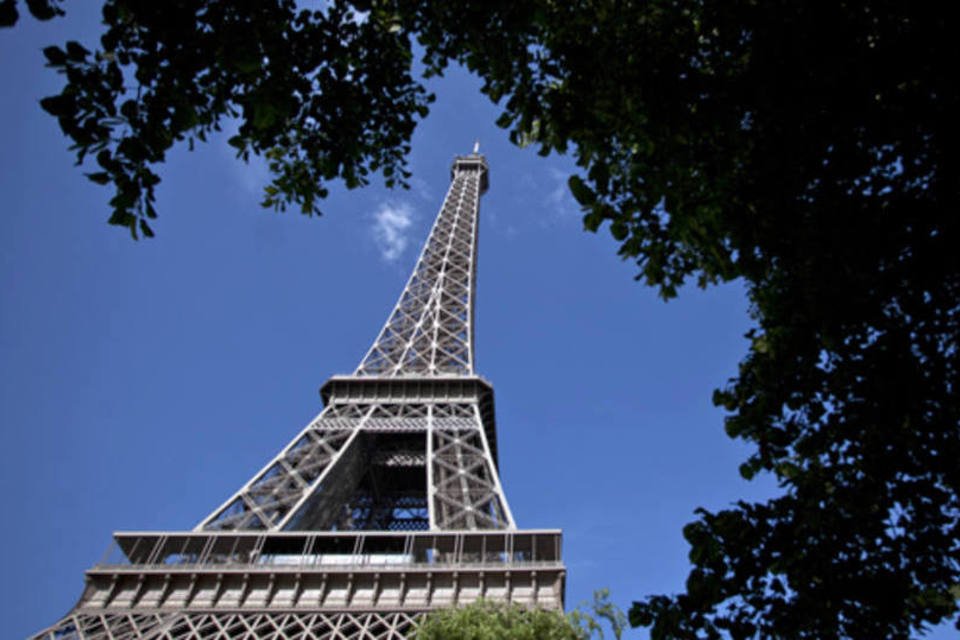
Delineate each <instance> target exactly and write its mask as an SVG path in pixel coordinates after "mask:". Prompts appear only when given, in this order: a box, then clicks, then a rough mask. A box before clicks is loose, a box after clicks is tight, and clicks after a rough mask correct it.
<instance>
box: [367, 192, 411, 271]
mask: <svg viewBox="0 0 960 640" xmlns="http://www.w3.org/2000/svg"><path fill="white" fill-rule="evenodd" d="M413 218H414V212H413V207H411V206H410V205H409V204H407V203H405V202H399V203H388V202H384V203H383V204H381V205H380V208H379V209H377V211H376V213H374V214H373V226H372V228H371V229H372V231H373V240H374V242H376V243H377V247H378V248H379V249H380V257H381V258H383V259H384V260H385V261H387V262H393V261H394V260H396V259H397V258H399V257H400V256H401V255H403V252H404V250H406V248H407V245H408V244H410V238H409V231H410V227H411V226H412V225H413Z"/></svg>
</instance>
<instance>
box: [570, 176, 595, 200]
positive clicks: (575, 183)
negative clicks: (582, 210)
mask: <svg viewBox="0 0 960 640" xmlns="http://www.w3.org/2000/svg"><path fill="white" fill-rule="evenodd" d="M567 184H568V185H569V186H570V191H571V193H573V197H574V199H575V200H576V201H577V202H579V203H580V204H581V205H583V206H589V205H591V204H593V203H594V202H595V201H596V199H597V195H596V194H595V193H594V192H593V190H591V189H590V187H588V186H587V185H586V184H585V183H584V182H583V179H582V178H581V177H580V176H578V175H572V176H570V178H569V180H567Z"/></svg>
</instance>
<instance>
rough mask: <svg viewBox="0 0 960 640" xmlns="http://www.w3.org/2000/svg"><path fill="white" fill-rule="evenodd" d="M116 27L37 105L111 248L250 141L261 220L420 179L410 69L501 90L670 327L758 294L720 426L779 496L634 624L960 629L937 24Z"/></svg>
mask: <svg viewBox="0 0 960 640" xmlns="http://www.w3.org/2000/svg"><path fill="white" fill-rule="evenodd" d="M43 4H44V3H43V2H41V1H40V0H37V1H36V2H31V3H29V5H30V6H31V8H32V7H33V6H34V5H37V6H39V5H43ZM13 5H14V3H13V2H11V1H10V0H4V2H3V3H2V4H0V7H2V8H3V15H4V16H6V15H7V12H8V11H9V9H10V8H11V7H13ZM155 5H156V6H155ZM228 5H229V6H228ZM52 6H55V4H54V5H52ZM351 7H352V8H353V9H354V10H355V11H357V12H369V13H366V14H364V15H365V17H363V18H362V19H359V20H357V19H353V18H352V17H351V16H352V15H353V14H352V13H351ZM104 17H105V21H106V30H105V33H104V36H103V38H102V40H101V48H100V49H99V50H97V51H95V52H93V53H91V52H88V51H87V50H86V49H84V48H83V47H81V46H80V45H77V44H72V45H71V44H69V43H68V44H67V46H66V48H65V49H63V48H51V49H49V50H48V52H47V56H48V59H49V60H50V64H51V65H52V66H54V67H55V68H57V69H58V70H60V71H62V72H64V73H66V78H67V84H66V86H65V88H64V90H63V92H62V93H61V94H60V95H59V96H57V97H54V98H49V99H47V100H46V101H44V103H43V105H44V107H45V108H46V109H47V110H48V111H51V112H52V113H54V115H56V116H57V117H58V118H59V120H60V123H61V126H62V127H63V128H64V131H65V132H66V134H67V135H68V136H69V137H70V138H71V139H72V140H73V141H74V144H75V145H76V146H75V149H76V150H77V152H78V155H79V156H80V158H81V159H82V158H83V156H84V154H87V153H94V152H95V153H96V155H97V161H98V163H99V164H100V168H101V171H98V172H96V173H93V174H91V179H93V180H95V181H103V182H106V183H108V184H112V185H113V186H114V188H115V189H116V191H117V193H116V196H115V198H114V201H113V202H112V205H113V208H114V217H113V218H112V219H111V221H113V222H116V223H119V224H124V225H127V226H129V227H130V228H131V229H136V228H137V227H136V226H135V225H134V221H135V219H137V218H139V219H140V220H144V219H145V218H149V217H151V216H152V215H153V213H152V208H151V206H152V187H153V185H154V184H155V181H156V179H157V178H156V175H155V174H154V173H153V172H152V170H151V169H150V167H151V166H153V165H154V164H156V163H158V162H160V161H162V159H163V154H164V152H165V151H166V150H167V149H168V148H169V147H170V146H171V145H172V144H174V143H175V142H178V141H181V140H191V139H192V138H194V137H197V138H201V139H202V137H203V135H205V134H206V133H207V132H209V130H210V129H211V128H215V127H216V126H217V125H218V123H219V122H221V120H222V118H223V117H227V116H231V115H235V116H236V117H237V118H239V119H240V122H241V129H240V136H238V138H237V139H235V141H234V142H235V143H236V145H237V146H238V150H239V152H240V154H241V155H245V154H247V153H250V152H253V153H265V154H267V155H268V157H270V158H271V168H272V169H273V171H274V175H275V180H274V183H273V185H272V188H273V189H275V190H276V191H275V193H273V194H272V195H271V194H268V197H267V201H266V202H267V204H278V203H281V204H282V203H284V202H287V201H291V202H297V203H299V204H301V205H302V206H304V207H305V208H306V209H307V210H312V209H313V208H314V207H315V205H316V200H317V198H319V197H322V195H323V191H322V186H321V185H322V184H323V181H326V180H330V179H333V178H335V177H338V176H339V177H341V178H343V179H345V180H346V182H347V184H348V185H353V184H360V183H362V182H364V181H365V180H366V177H367V175H368V173H369V172H370V171H375V170H380V171H382V172H383V173H384V175H385V176H386V177H387V178H388V179H394V178H396V177H397V175H398V172H399V176H400V178H401V179H402V177H403V174H402V167H403V153H404V151H405V150H406V145H407V141H408V140H409V134H410V131H411V130H412V127H413V123H414V121H415V120H416V118H417V117H419V116H420V115H422V114H423V113H424V112H425V108H426V107H425V105H426V102H427V96H426V94H425V92H424V90H423V89H422V87H421V86H420V84H419V80H414V79H413V78H412V76H411V71H410V69H411V62H412V58H411V45H410V43H411V42H412V41H414V40H416V41H418V42H419V44H420V46H421V47H422V50H423V52H424V53H423V62H424V68H425V70H426V74H427V75H429V74H433V73H439V72H441V71H442V69H443V68H444V66H445V65H446V64H448V63H450V62H458V63H461V64H465V65H466V66H468V67H469V68H470V69H471V70H473V71H474V72H476V73H477V74H478V75H479V76H480V77H481V78H482V79H483V81H484V92H485V93H486V94H487V95H488V96H489V97H490V98H491V99H492V100H494V101H496V102H497V103H498V104H500V105H501V107H502V109H503V115H502V117H501V118H500V120H499V124H500V125H501V126H503V127H505V128H508V129H509V130H510V136H511V139H512V140H514V142H516V143H518V144H523V145H533V146H536V147H538V148H539V150H540V152H541V153H544V154H547V153H550V152H552V151H558V152H569V153H572V154H573V156H574V157H575V159H576V161H577V163H578V165H579V167H580V168H581V171H580V173H579V174H578V175H576V176H573V177H571V179H570V187H571V190H572V192H573V195H574V196H575V197H576V199H577V200H578V201H579V202H580V203H581V205H582V206H583V207H584V211H585V214H586V215H585V218H584V223H585V225H586V227H587V228H588V229H591V230H597V229H599V228H600V227H601V226H604V225H608V226H609V231H610V233H611V234H612V236H613V237H614V239H615V240H616V241H617V242H618V243H619V251H620V254H621V255H622V256H623V257H624V258H626V259H630V260H635V261H636V263H637V265H638V269H639V275H638V278H640V279H642V280H644V281H645V282H647V283H648V284H650V285H652V286H655V287H658V288H659V289H660V291H661V293H662V294H663V295H664V296H665V297H671V296H673V295H676V293H677V291H678V289H679V287H680V286H681V285H682V284H683V283H684V282H686V281H688V280H690V279H693V280H695V281H696V282H697V283H698V284H700V285H707V284H709V283H713V282H718V281H727V280H732V279H736V278H740V279H742V280H743V281H744V282H745V283H746V285H747V287H748V291H749V297H750V301H751V314H752V317H753V318H754V320H755V326H754V328H753V329H752V330H751V331H750V333H749V334H748V337H749V339H750V349H749V352H748V353H747V355H746V356H745V358H744V359H743V361H742V362H741V364H740V369H739V373H738V375H737V376H736V377H735V378H734V379H732V380H730V381H729V383H728V384H727V385H726V386H725V387H724V388H723V389H721V390H720V391H718V392H717V393H716V395H715V402H716V403H717V404H718V405H719V406H721V407H723V408H724V409H725V410H726V412H727V417H726V429H727V432H728V433H729V434H730V436H731V437H734V438H739V439H742V440H745V441H747V442H749V443H751V444H752V445H753V453H752V454H751V455H750V457H749V458H748V459H747V460H746V461H745V463H744V464H743V466H742V467H741V473H742V474H743V475H744V476H745V477H747V478H750V477H753V476H755V475H756V474H758V473H766V474H772V475H774V476H775V477H776V479H777V480H778V482H779V484H780V487H781V489H782V491H781V495H780V496H779V497H777V498H775V499H772V500H768V501H765V502H757V503H747V502H739V503H737V504H735V505H733V506H731V507H730V508H728V509H725V510H722V511H719V512H716V513H714V512H708V511H705V510H701V511H700V512H699V513H698V518H697V520H696V521H695V522H693V523H692V524H690V525H688V526H687V527H686V529H685V530H684V535H685V536H686V538H687V540H688V541H689V542H690V545H691V552H690V559H691V562H692V565H693V566H692V570H691V573H690V576H689V579H688V581H687V584H686V589H685V592H684V593H681V594H679V595H663V596H651V597H648V598H646V599H644V600H641V601H639V602H637V603H635V605H634V607H633V608H632V610H631V612H630V613H631V621H632V622H633V623H634V624H637V625H643V626H649V627H650V628H651V630H652V635H653V637H654V638H671V637H705V638H714V637H721V636H722V635H724V634H726V635H729V636H732V637H735V638H741V637H753V636H762V637H791V638H794V637H795V638H831V637H841V636H842V637H863V638H881V637H883V638H898V637H907V636H908V635H910V634H912V633H916V632H918V631H920V630H922V629H924V628H925V627H926V626H928V625H930V624H934V623H939V622H942V621H943V620H946V619H956V617H957V604H956V598H955V594H954V593H953V592H952V591H951V590H952V589H956V585H958V584H960V464H958V463H957V461H958V460H960V403H958V401H957V393H958V382H960V381H958V344H957V342H958V334H960V331H958V328H960V327H958V324H960V251H958V250H957V247H958V246H960V238H958V225H960V215H958V213H960V212H958V206H957V205H958V184H960V183H958V180H957V176H958V175H960V155H958V154H960V134H958V127H957V125H956V122H955V120H956V116H955V114H956V113H958V111H960V109H958V107H960V83H957V82H956V78H955V76H956V72H955V69H954V68H953V60H956V59H958V58H960V50H958V49H960V39H958V38H956V36H955V34H954V32H953V29H952V28H951V27H952V25H951V24H950V23H949V22H948V19H947V16H946V13H945V12H944V11H942V10H941V9H940V8H939V7H937V6H935V5H933V4H929V3H903V2H893V1H890V0H874V1H869V2H861V3H794V2H776V1H773V2H763V3H759V2H755V1H753V0H730V1H729V2H722V3H709V2H703V1H702V0H671V1H666V0H649V1H646V2H631V1H629V0H620V1H609V0H571V1H570V2H552V1H547V0H511V1H509V2H508V1H506V0H484V1H482V2H481V1H479V0H461V1H459V2H456V3H450V2H434V1H428V0H422V1H420V2H399V1H398V0H381V1H377V2H370V1H369V0H363V1H361V0H355V1H354V2H345V3H341V4H336V5H333V6H332V7H331V8H330V9H328V10H326V11H319V12H310V13H307V14H304V13H303V12H298V11H297V10H296V7H295V6H294V3H293V2H286V1H282V0H271V1H268V2H260V3H257V4H256V8H249V7H247V6H246V5H244V8H237V7H236V6H235V3H225V2H217V1H215V0H193V1H190V0H177V1H176V2H170V3H162V8H161V7H160V5H159V4H156V3H149V2H136V1H133V0H108V1H107V2H106V3H105V6H104ZM374 60H375V61H376V64H374V63H373V61H374ZM379 65H384V66H383V67H381V66H379ZM144 232H146V230H144ZM642 551H643V550H637V552H638V553H642Z"/></svg>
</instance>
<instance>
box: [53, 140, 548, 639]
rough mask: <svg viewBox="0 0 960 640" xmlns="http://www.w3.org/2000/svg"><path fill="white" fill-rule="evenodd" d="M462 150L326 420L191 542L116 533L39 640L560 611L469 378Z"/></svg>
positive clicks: (269, 633)
mask: <svg viewBox="0 0 960 640" xmlns="http://www.w3.org/2000/svg"><path fill="white" fill-rule="evenodd" d="M487 186H488V177H487V164H486V161H485V160H484V158H483V156H481V155H480V154H479V153H478V152H477V149H476V148H475V149H474V153H473V154H470V155H467V156H460V157H458V158H456V159H455V161H454V164H453V168H452V180H451V184H450V190H449V191H448V193H447V195H446V198H445V199H444V202H443V206H442V207H441V209H440V213H439V215H438V216H437V220H436V222H435V223H434V225H433V228H432V230H431V231H430V236H429V238H428V239H427V242H426V244H425V245H424V248H423V251H422V252H421V254H420V257H419V259H418V261H417V264H416V266H415V268H414V270H413V274H412V275H411V276H410V279H409V281H408V282H407V285H406V287H405V288H404V290H403V293H402V294H401V295H400V298H399V300H398V302H397V304H396V306H395V307H394V309H393V311H392V313H391V314H390V316H389V318H388V319H387V322H386V324H385V325H384V327H383V329H382V331H381V332H380V334H379V335H378V336H377V338H376V340H375V341H374V343H373V346H372V347H371V348H370V350H369V352H368V353H367V354H366V356H365V357H364V358H363V359H362V361H361V362H360V365H359V367H358V368H357V370H356V371H355V372H354V373H353V375H350V376H334V377H333V378H331V379H330V380H328V381H327V382H326V383H325V384H324V385H323V387H321V390H320V393H321V396H322V397H323V401H324V405H325V408H324V409H323V411H322V412H321V413H320V414H319V415H318V416H317V417H316V418H314V419H313V420H312V421H311V422H310V423H309V424H307V426H306V427H305V428H304V429H303V430H302V431H300V433H298V434H297V435H296V436H295V437H294V438H293V440H291V441H290V443H289V444H288V445H287V446H286V447H285V448H284V449H283V450H281V451H280V453H278V454H277V455H276V456H275V457H274V458H273V459H272V460H271V461H270V462H268V463H267V465H266V466H264V467H263V468H262V469H261V470H260V471H259V472H257V473H256V474H255V475H254V476H253V478H251V479H250V480H249V481H248V482H247V483H246V484H245V485H243V486H242V487H241V488H240V490H239V491H237V492H236V493H235V494H234V495H233V496H231V497H230V498H228V499H227V500H226V501H225V502H224V503H223V504H222V505H220V506H219V507H217V508H216V509H215V510H214V511H213V512H212V513H211V514H210V515H209V516H208V517H206V518H205V519H204V520H203V521H201V522H200V523H199V524H198V525H197V526H196V528H195V529H194V530H193V531H191V532H160V533H118V534H115V536H114V537H115V539H116V542H117V547H116V550H117V551H118V552H119V559H114V560H105V561H103V562H101V563H100V564H98V565H95V566H94V567H93V568H92V569H90V570H88V571H87V576H86V587H85V589H84V593H83V595H82V596H81V598H80V601H79V602H78V604H77V605H76V606H75V607H74V609H73V610H72V611H71V612H70V613H69V614H68V615H67V616H66V617H65V618H63V619H62V620H61V621H60V622H59V623H57V625H55V626H54V627H51V628H50V629H47V630H46V631H43V632H41V633H40V634H38V635H37V636H35V638H37V639H39V638H44V639H45V640H81V639H82V640H88V639H90V640H92V639H97V640H99V639H103V640H133V639H142V640H146V639H150V640H154V639H157V640H160V639H166V640H187V639H200V638H203V639H207V638H210V639H213V638H216V639H224V640H226V639H234V638H237V639H240V638H243V639H246V638H249V639H254V638H271V639H273V640H321V639H323V640H393V639H399V638H404V637H405V635H406V634H407V633H408V632H409V630H410V629H411V628H412V627H413V626H414V625H415V624H416V621H417V619H418V618H419V616H421V615H422V614H423V613H424V612H427V611H430V610H432V609H436V608H440V607H448V606H456V605H459V604H466V603H469V602H473V601H475V600H477V599H479V598H486V599H490V600H495V601H500V602H513V603H518V604H521V605H524V606H533V607H542V608H549V609H562V608H563V593H564V581H565V568H564V566H563V563H562V561H561V559H560V541H561V534H560V532H559V531H555V530H546V531H520V530H517V527H516V523H515V522H514V519H513V515H512V513H511V511H510V507H509V505H508V504H507V500H506V496H505V495H504V492H503V488H502V486H501V484H500V479H499V474H498V470H497V437H496V425H495V417H494V415H495V414H494V407H493V388H492V386H491V385H490V384H489V383H488V382H487V381H485V380H484V379H483V378H480V377H479V376H477V375H475V374H474V353H473V301H474V289H475V287H474V284H475V280H476V249H477V222H478V215H479V199H480V196H481V194H483V193H484V192H485V191H486V189H487Z"/></svg>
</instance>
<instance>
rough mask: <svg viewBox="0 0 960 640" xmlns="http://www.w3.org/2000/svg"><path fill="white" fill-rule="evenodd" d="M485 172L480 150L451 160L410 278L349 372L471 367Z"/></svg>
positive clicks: (426, 372) (429, 372) (463, 371)
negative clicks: (449, 174)
mask: <svg viewBox="0 0 960 640" xmlns="http://www.w3.org/2000/svg"><path fill="white" fill-rule="evenodd" d="M486 176H487V168H486V162H485V161H484V160H483V157H482V156H479V155H474V156H466V157H464V158H460V159H458V160H457V161H456V162H455V163H454V168H453V180H452V181H451V183H450V189H449V191H448V192H447V195H446V198H445V199H444V202H443V206H442V207H441V208H440V214H439V215H438V216H437V219H436V221H435V222H434V225H433V228H432V229H431V231H430V235H429V237H428V239H427V242H426V244H425V245H424V248H423V251H422V252H421V254H420V258H419V259H418V260H417V264H416V266H415V267H414V270H413V273H412V274H411V276H410V280H409V281H408V282H407V285H406V287H405V288H404V290H403V292H402V293H401V294H400V298H399V300H398V301H397V305H396V307H394V310H393V312H392V313H391V314H390V317H389V318H388V319H387V323H386V324H385V325H384V327H383V329H382V330H381V332H380V335H379V336H378V337H377V339H376V340H375V341H374V343H373V346H372V347H371V348H370V351H369V352H368V353H367V355H366V357H364V359H363V360H362V361H361V363H360V366H359V367H358V368H357V371H356V374H355V375H357V376H398V377H402V376H409V375H421V376H443V375H467V376H469V375H473V298H474V286H473V285H474V281H475V279H476V278H475V267H476V246H477V216H478V211H479V203H480V195H481V193H482V192H483V191H484V190H485V189H486V179H487V178H486Z"/></svg>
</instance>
